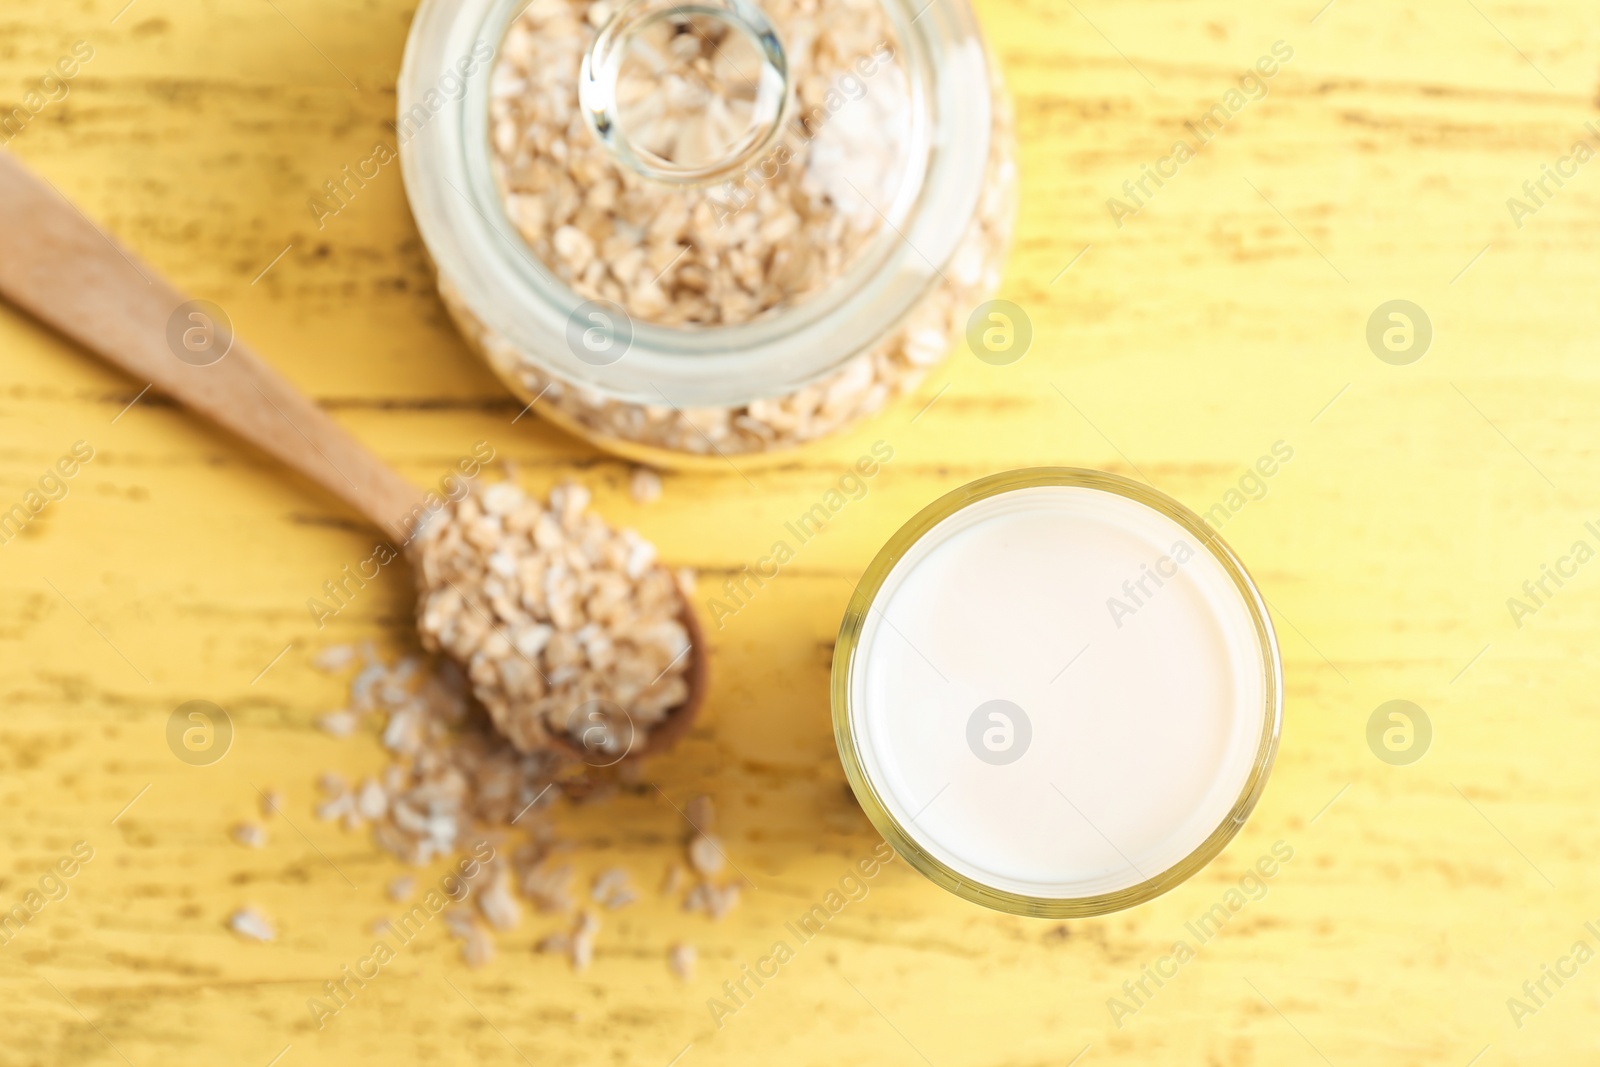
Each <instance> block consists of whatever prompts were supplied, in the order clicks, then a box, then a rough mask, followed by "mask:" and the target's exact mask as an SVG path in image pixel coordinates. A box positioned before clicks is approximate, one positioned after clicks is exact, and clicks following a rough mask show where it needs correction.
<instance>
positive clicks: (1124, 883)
mask: <svg viewBox="0 0 1600 1067" xmlns="http://www.w3.org/2000/svg"><path fill="white" fill-rule="evenodd" d="M832 695H833V720H834V732H835V736H836V738H837V740H838V744H839V753H840V756H841V758H842V760H843V762H844V767H845V771H846V774H847V775H848V776H849V779H850V784H851V787H852V788H853V789H854V790H855V794H856V797H857V799H858V800H859V801H860V803H861V806H862V807H863V808H864V809H865V811H866V813H867V815H868V817H869V818H870V819H871V820H872V822H873V825H874V826H876V827H877V829H878V831H879V832H880V833H882V834H883V836H884V837H885V838H886V839H887V840H888V841H889V843H890V844H892V845H893V846H894V847H895V849H896V850H897V851H898V852H899V853H900V854H901V855H902V856H904V857H905V858H906V860H907V861H908V862H910V863H911V865H912V866H914V867H916V868H917V869H918V870H919V871H921V872H922V873H923V874H925V875H926V876H927V877H929V878H931V879H932V880H933V881H935V882H937V883H939V884H940V885H942V886H944V887H945V888H946V889H948V890H950V891H951V892H953V893H955V894H957V895H958V896H961V897H964V898H966V899H967V900H971V901H974V902H976V903H979V904H984V905H986V906H988V907H991V908H997V909H999V910H1002V911H1009V912H1015V913H1018V914H1025V915H1040V916H1054V917H1069V916H1083V915H1098V914H1103V913H1106V912H1110V911H1116V910H1118V909H1121V908H1127V907H1132V906H1133V905H1135V904H1140V903H1143V902H1144V901H1147V900H1150V899H1151V898H1153V897H1156V896H1158V895H1160V894H1161V893H1164V892H1166V891H1167V890H1168V889H1171V888H1172V887H1173V886H1175V885H1177V884H1178V883H1179V882H1182V881H1183V880H1184V879H1186V878H1188V877H1189V876H1190V875H1192V874H1194V873H1195V872H1196V871H1198V870H1200V868H1202V867H1204V866H1205V865H1206V863H1208V862H1209V861H1210V860H1211V858H1212V857H1214V856H1215V855H1217V853H1219V852H1220V851H1222V849H1223V847H1224V846H1226V845H1227V843H1228V842H1229V841H1230V840H1231V839H1232V838H1233V836H1234V834H1236V833H1238V831H1239V828H1240V827H1241V826H1242V825H1243V824H1244V821H1245V819H1246V818H1247V817H1248V816H1249V814H1250V812H1251V810H1252V809H1253V808H1254V807H1255V804H1256V801H1257V800H1259V799H1260V796H1261V793H1262V790H1263V789H1264V788H1265V786H1266V781H1267V775H1268V773H1269V772H1270V770H1271V767H1272V760H1273V755H1274V753H1275V752H1276V749H1277V744H1278V733H1279V729H1280V726H1281V724H1282V718H1283V669H1282V665H1281V663H1280V660H1279V655H1278V645H1277V638H1276V636H1275V635H1274V633H1273V628H1272V622H1271V619H1270V618H1269V617H1268V613H1267V610H1266V605H1265V603H1264V601H1263V600H1262V597H1261V594H1260V593H1259V592H1258V591H1257V590H1256V587H1255V584H1254V582H1252V581H1251V579H1250V576H1249V574H1248V573H1247V572H1246V571H1245V568H1244V565H1243V564H1242V563H1240V561H1239V559H1238V558H1237V557H1236V556H1235V555H1234V554H1233V552H1232V550H1230V549H1229V548H1228V546H1227V545H1226V544H1224V543H1223V542H1222V540H1221V538H1219V537H1218V536H1217V535H1216V534H1215V533H1214V532H1213V531H1211V530H1210V529H1209V528H1208V527H1207V526H1206V525H1205V523H1204V522H1203V520H1201V519H1200V518H1199V516H1197V515H1195V514H1194V513H1193V512H1192V511H1190V510H1189V509H1188V508H1186V507H1184V506H1183V505H1182V504H1180V503H1178V502H1177V501H1176V500H1173V499H1172V498H1170V497H1168V496H1166V495H1165V494H1163V493H1160V492H1158V491H1156V490H1154V489H1151V488H1150V487H1148V486H1145V485H1143V484H1140V483H1137V482H1133V481H1130V480H1128V479H1126V478H1121V477H1118V476H1116V475H1111V474H1105V473H1101V472H1098V471H1089V470H1079V469H1075V468H1069V467H1041V468H1034V469H1029V470H1020V471H1011V472H1007V473H1004V474H996V475H992V476H990V477H987V478H981V479H979V480H978V481H975V482H973V483H971V484H969V485H966V486H964V487H962V488H961V489H958V490H956V491H955V492H953V493H950V494H948V495H946V496H944V497H942V498H941V499H939V500H937V501H935V502H934V503H933V504H931V505H930V506H928V507H927V508H925V509H923V511H922V512H920V513H919V514H918V515H917V516H916V517H914V518H913V519H912V520H911V521H910V522H908V523H907V524H906V525H905V526H904V527H902V528H901V529H900V531H899V532H898V533H896V534H895V535H894V537H893V538H892V539H891V540H890V541H889V543H888V544H887V545H885V546H884V548H883V550H882V551H881V552H879V553H878V555H877V558H875V559H874V560H873V561H872V564H871V566H869V567H868V568H867V572H866V574H865V576H864V577H863V578H862V580H861V582H860V584H859V585H858V587H857V589H856V593H855V596H854V597H853V598H852V599H851V601H850V606H849V609H848V611H847V612H846V614H845V618H844V623H843V626H842V627H841V629H840V632H839V640H838V644H837V649H836V653H835V656H834V663H833V681H832Z"/></svg>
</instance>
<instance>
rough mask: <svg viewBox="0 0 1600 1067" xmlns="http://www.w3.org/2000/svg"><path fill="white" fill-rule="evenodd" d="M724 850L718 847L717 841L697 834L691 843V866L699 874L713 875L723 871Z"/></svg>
mask: <svg viewBox="0 0 1600 1067" xmlns="http://www.w3.org/2000/svg"><path fill="white" fill-rule="evenodd" d="M723 862H724V860H723V855H722V849H721V848H719V847H718V846H717V842H716V839H715V838H713V837H708V836H706V835H705V834H696V835H695V836H694V837H693V838H691V839H690V841H689V866H691V867H693V868H694V869H695V871H696V872H697V873H699V874H705V875H711V874H716V873H717V872H718V871H720V870H722V865H723Z"/></svg>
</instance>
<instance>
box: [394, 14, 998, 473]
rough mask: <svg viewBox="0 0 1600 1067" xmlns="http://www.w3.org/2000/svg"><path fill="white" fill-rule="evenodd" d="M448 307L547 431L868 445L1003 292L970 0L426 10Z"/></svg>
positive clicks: (407, 94)
mask: <svg viewBox="0 0 1600 1067" xmlns="http://www.w3.org/2000/svg"><path fill="white" fill-rule="evenodd" d="M398 133H399V137H400V145H401V149H400V151H401V157H402V161H403V168H404V173H405V182H406V190H407V194H408V195H409V197H410V200H411V205H412V208H413V210H414V212H415V214H416V218H417V224H418V227H419V229H420V231H421V233H422V237H423V240H424V242H425V243H426V245H427V249H428V251H429V253H430V255H431V257H432V259H433V262H434V265H435V268H436V270H437V274H438V282H439V291H440V293H441V295H442V296H443V299H444V302H445V305H446V306H447V307H448V309H449V311H450V313H451V315H452V317H453V318H454V319H455V321H456V323H457V325H458V326H459V327H460V329H461V331H462V332H463V334H464V335H465V336H466V337H467V339H468V340H469V342H470V343H471V345H472V346H473V347H474V348H475V349H476V350H477V351H479V352H480V353H481V354H482V355H483V357H484V358H485V359H486V360H487V361H488V363H489V364H490V366H491V367H493V368H494V370H495V371H496V373H498V374H499V376H500V377H501V378H503V379H504V380H505V381H506V383H507V384H508V385H510V387H511V388H512V390H513V391H514V392H516V394H517V395H518V396H520V397H521V398H522V400H523V401H524V402H525V403H528V404H531V405H532V408H533V410H534V411H537V412H538V413H539V414H541V415H543V416H545V417H546V418H548V419H550V420H552V421H553V422H556V423H558V424H559V425H561V426H564V427H566V428H567V429H569V430H571V431H573V432H575V433H577V434H580V435H581V436H583V437H586V438H588V439H590V440H591V441H593V442H595V443H596V444H598V445H600V446H601V447H603V448H606V449H609V450H611V451H613V452H616V453H619V454H622V455H625V456H628V457H630V458H634V459H638V460H642V461H645V462H649V463H653V464H657V465H664V466H693V465H696V464H707V463H710V464H718V465H721V464H722V463H723V462H724V461H726V460H728V459H730V458H737V457H754V456H758V455H770V454H774V453H781V451H782V450H784V449H787V448H790V447H793V446H795V445H799V444H801V443H803V442H806V441H810V440H813V439H815V438H818V437H822V436H824V435H826V434H829V433H832V432H834V431H837V430H840V429H843V428H845V427H847V426H850V425H852V424H853V423H855V422H857V421H858V420H860V419H863V418H865V417H867V416H869V415H871V414H873V413H874V412H876V411H878V410H879V409H881V408H882V407H883V406H884V405H885V404H886V403H888V402H889V401H890V400H891V399H892V398H894V397H895V396H896V395H898V394H900V393H904V392H906V391H908V390H910V389H912V388H914V387H915V386H916V385H917V383H918V382H919V381H920V380H921V379H922V377H923V375H924V374H926V373H927V371H928V370H929V369H930V368H931V367H932V366H933V365H935V364H937V363H938V362H940V361H941V360H943V359H944V358H945V356H946V354H947V353H948V352H949V350H950V349H951V348H952V346H953V345H954V343H955V342H956V341H957V339H959V338H960V336H961V334H962V332H963V331H964V329H965V324H966V321H967V318H968V316H969V315H970V314H971V312H972V311H973V309H974V308H975V307H976V306H977V305H978V304H979V303H981V302H982V301H983V300H985V299H987V297H988V296H989V295H990V294H991V293H992V292H993V291H994V289H995V287H996V285H997V283H998V281H999V275H1000V269H1001V265H1002V260H1003V258H1004V254H1005V249H1006V245H1007V242H1008V240H1009V237H1010V229H1011V220H1012V215H1013V209H1014V199H1015V197H1014V191H1015V184H1016V181H1015V163H1014V159H1013V134H1012V129H1011V118H1010V109H1009V106H1008V104H1007V101H1006V97H1005V93H1004V90H1003V88H1002V86H1001V83H1000V78H999V76H998V73H997V71H996V69H995V67H994V64H993V62H992V60H991V59H990V57H989V55H988V53H987V52H986V50H985V48H984V44H983V40H982V37H981V36H980V33H979V30H978V26H977V23H976V21H975V20H974V18H973V14H972V12H971V10H970V9H969V8H968V6H967V4H966V2H965V0H932V2H929V0H760V2H755V0H696V2H692V3H669V2H665V0H533V2H532V3H528V2H527V0H424V3H423V4H422V6H421V8H420V9H419V10H418V12H417V16H416V19H415V22H414V23H413V25H412V29H411V37H410V40H409V42H408V44H407V48H406V57H405V65H404V69H403V70H402V72H401V77H400V84H399V122H398Z"/></svg>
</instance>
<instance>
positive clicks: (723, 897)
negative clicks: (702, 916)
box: [706, 882, 739, 921]
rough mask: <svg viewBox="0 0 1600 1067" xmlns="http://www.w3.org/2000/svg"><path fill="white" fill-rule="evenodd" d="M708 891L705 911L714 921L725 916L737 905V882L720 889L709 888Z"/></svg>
mask: <svg viewBox="0 0 1600 1067" xmlns="http://www.w3.org/2000/svg"><path fill="white" fill-rule="evenodd" d="M708 890H709V892H708V893H707V905H706V911H707V914H709V915H710V916H711V918H712V919H713V920H714V921H715V920H719V919H721V918H722V917H723V916H725V915H727V914H728V912H730V911H732V910H733V909H734V907H735V906H736V905H737V904H738V903H739V884H738V883H737V882H730V883H729V884H728V885H725V886H723V887H722V888H721V889H718V888H717V887H715V886H710V887H708Z"/></svg>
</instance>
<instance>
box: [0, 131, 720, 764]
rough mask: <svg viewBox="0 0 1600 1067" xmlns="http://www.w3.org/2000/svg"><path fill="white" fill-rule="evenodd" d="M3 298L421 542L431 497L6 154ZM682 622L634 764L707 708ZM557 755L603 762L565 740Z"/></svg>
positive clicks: (384, 526)
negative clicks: (675, 682)
mask: <svg viewBox="0 0 1600 1067" xmlns="http://www.w3.org/2000/svg"><path fill="white" fill-rule="evenodd" d="M0 296H4V297H5V298H6V299H7V300H9V301H10V302H11V303H13V304H15V305H16V306H18V307H19V308H22V309H24V310H26V311H28V312H30V313H31V314H32V315H34V316H35V317H36V318H38V319H39V320H41V321H42V322H45V323H47V324H48V325H50V326H53V327H54V328H55V329H57V330H59V331H60V332H61V333H63V334H66V335H67V336H68V337H70V338H72V339H73V340H75V341H77V342H78V343H79V344H81V345H83V346H84V347H85V348H87V349H89V350H90V351H91V352H94V353H96V354H97V355H99V356H100V357H101V358H102V359H104V360H106V361H107V362H108V363H111V364H112V365H114V366H116V367H120V368H121V369H123V370H125V371H127V372H128V373H129V374H130V375H132V376H133V378H134V380H135V381H140V382H147V383H149V384H150V385H151V386H153V387H154V388H156V389H158V390H160V391H161V392H163V393H165V394H167V395H168V396H170V397H173V398H174V399H176V400H178V401H180V402H181V403H183V404H184V405H186V406H187V407H189V408H190V409H191V410H192V411H194V412H196V413H198V414H200V415H204V416H205V417H207V418H209V419H210V420H211V421H212V422H214V423H216V424H217V425H218V426H221V427H222V428H224V429H226V430H230V431H232V432H233V433H234V434H237V435H238V436H239V437H242V438H244V439H245V440H246V441H248V442H250V443H251V444H252V445H255V446H256V447H257V448H259V449H261V450H262V451H264V452H266V453H267V454H268V455H271V456H272V457H274V458H275V459H277V460H279V461H280V462H282V463H283V464H284V465H286V466H288V467H290V468H292V469H294V470H296V471H299V472H300V473H301V474H303V475H305V476H306V477H308V478H310V479H311V480H312V481H314V482H316V483H317V484H318V485H320V486H321V487H322V488H324V489H326V490H327V491H328V492H330V493H332V494H333V495H334V496H336V497H338V498H339V499H341V500H343V501H344V502H345V503H347V504H349V505H350V506H351V507H353V508H355V509H356V511H358V512H360V513H361V514H362V515H364V516H365V517H366V518H367V519H368V520H369V521H370V522H371V523H372V524H373V525H375V526H377V527H378V528H379V529H381V530H383V531H384V533H385V534H387V535H389V536H392V537H395V538H396V539H397V540H399V541H401V542H402V543H405V542H409V541H410V540H411V535H412V534H413V532H414V530H413V529H412V525H413V523H414V520H415V518H416V517H417V516H418V515H420V514H422V510H421V505H422V499H423V494H422V492H421V490H419V489H417V488H416V487H415V486H413V485H412V484H411V483H409V482H407V481H406V480H405V479H404V478H402V477H401V476H400V475H398V474H396V473H395V472H394V471H393V470H391V469H389V468H388V467H387V466H385V465H384V464H383V462H382V461H381V460H379V459H378V458H377V457H376V456H374V455H373V454H372V453H371V452H368V451H367V450H366V449H365V448H363V447H362V446H361V445H360V444H358V443H356V441H355V440H354V439H353V438H351V437H350V436H349V435H348V434H346V433H345V432H344V431H343V430H341V429H340V428H339V427H338V426H337V425H336V424H335V423H334V422H333V421H332V420H331V419H329V418H328V417H327V416H326V415H324V414H323V413H322V410H321V409H320V408H318V407H317V406H316V405H314V404H312V403H311V401H309V400H308V399H306V398H305V397H304V396H302V395H301V394H300V393H299V392H297V391H296V390H295V389H294V387H293V386H291V385H290V384H289V383H288V382H286V381H284V380H283V379H282V378H280V377H278V375H277V373H276V372H274V371H273V370H272V369H271V368H270V367H268V366H267V365H266V364H265V363H263V362H261V361H260V360H259V359H258V358H256V356H255V355H254V354H252V353H251V352H250V350H249V349H248V348H246V347H245V346H244V345H243V344H241V343H239V342H238V341H237V340H235V339H233V337H232V330H231V327H230V326H228V325H227V323H226V321H225V319H224V321H221V322H219V321H217V315H216V313H217V312H218V311H220V309H218V308H215V307H214V306H198V305H196V304H195V303H194V302H192V301H189V300H187V299H186V298H185V297H184V296H183V295H182V294H181V293H179V292H178V291H177V290H176V289H174V288H172V287H171V286H170V285H168V284H167V283H166V282H165V281H163V280H162V279H161V278H160V277H158V276H157V275H156V273H155V272H154V271H152V270H151V269H150V268H149V267H147V266H145V265H143V264H141V263H140V262H139V261H138V260H137V259H136V258H135V257H134V256H133V255H132V254H131V253H129V252H128V251H127V250H126V249H124V248H123V247H122V246H121V245H119V244H118V243H117V242H116V240H115V239H113V238H112V237H111V236H110V235H109V234H107V233H106V232H105V231H103V230H101V229H100V228H99V227H98V226H96V225H95V224H94V223H92V222H90V221H89V219H88V218H87V217H86V216H85V215H84V214H83V213H82V212H81V211H79V210H78V209H77V208H76V207H74V206H73V205H72V203H71V202H70V201H68V200H67V199H66V198H64V197H63V196H61V195H60V193H59V192H57V191H56V190H55V187H54V186H52V185H49V184H48V183H46V182H44V181H42V180H40V179H39V178H37V177H35V176H34V175H32V174H31V173H29V172H28V171H27V170H26V169H25V168H24V167H23V166H22V164H21V163H19V162H18V161H17V160H16V159H15V158H14V157H12V156H11V155H10V154H9V153H6V152H0ZM180 351H182V352H183V353H184V356H183V357H182V358H180V357H179V356H178V355H177V353H178V352H180ZM682 619H683V624H684V626H685V628H687V630H688V632H689V641H690V647H691V649H692V651H691V654H690V655H691V658H690V665H689V669H688V677H687V682H688V686H689V696H688V698H687V699H686V700H685V701H684V703H683V704H682V705H680V706H679V707H677V708H674V709H673V710H672V711H670V712H668V713H667V717H666V718H665V719H663V720H662V721H661V722H660V723H658V724H657V725H656V727H655V729H653V730H652V731H651V732H650V734H649V735H648V737H647V738H646V739H645V742H644V743H643V744H642V745H640V746H639V747H638V748H637V750H635V751H631V752H630V753H629V755H632V756H645V755H651V754H653V753H656V752H660V751H662V750H664V749H666V748H668V747H670V746H671V745H672V744H673V743H674V742H676V741H677V740H678V738H680V737H682V736H683V734H684V733H685V732H686V731H687V730H688V729H689V726H690V725H691V723H692V722H693V720H694V717H695V715H696V714H697V713H698V712H699V710H700V704H701V702H702V701H703V700H704V699H705V692H706V687H707V679H706V674H707V672H706V662H705V654H704V650H705V635H704V633H703V631H702V630H701V628H700V623H699V620H698V619H697V618H696V617H695V613H694V610H693V608H692V607H691V606H690V605H689V603H688V601H687V600H685V601H684V604H683V614H682ZM552 747H553V748H555V749H557V750H558V751H561V752H563V753H564V754H566V755H568V756H571V757H573V758H575V759H583V760H587V761H590V762H593V761H592V760H590V758H589V754H587V753H585V752H583V751H582V750H581V749H579V748H578V747H577V746H576V745H573V744H572V743H571V742H569V741H567V740H566V739H565V738H556V739H554V740H553V741H552ZM607 762H610V761H607Z"/></svg>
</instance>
